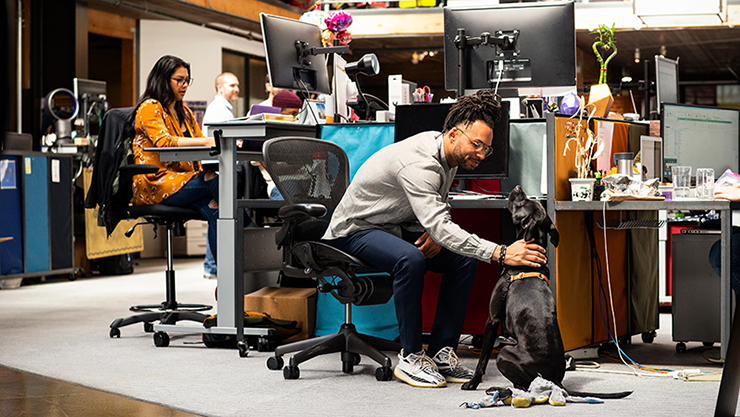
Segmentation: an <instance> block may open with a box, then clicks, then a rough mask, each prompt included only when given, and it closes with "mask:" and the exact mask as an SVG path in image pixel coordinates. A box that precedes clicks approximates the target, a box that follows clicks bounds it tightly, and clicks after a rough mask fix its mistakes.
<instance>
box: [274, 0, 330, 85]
mask: <svg viewBox="0 0 740 417" xmlns="http://www.w3.org/2000/svg"><path fill="white" fill-rule="evenodd" d="M260 23H261V25H262V40H263V42H264V44H265V60H266V61H267V73H268V74H269V76H270V84H271V85H272V86H273V87H277V88H284V89H288V90H299V91H303V92H308V93H318V94H331V89H330V87H329V75H328V72H327V69H326V58H325V56H324V55H323V54H319V55H312V54H311V53H310V52H309V53H306V54H305V55H303V56H301V53H300V52H299V51H300V49H301V48H302V49H303V50H304V51H309V50H310V49H311V48H321V47H322V46H323V44H322V43H321V29H320V28H319V27H318V26H316V25H314V24H312V23H307V22H301V21H298V20H293V19H288V18H285V17H279V16H272V15H268V14H264V13H260Z"/></svg>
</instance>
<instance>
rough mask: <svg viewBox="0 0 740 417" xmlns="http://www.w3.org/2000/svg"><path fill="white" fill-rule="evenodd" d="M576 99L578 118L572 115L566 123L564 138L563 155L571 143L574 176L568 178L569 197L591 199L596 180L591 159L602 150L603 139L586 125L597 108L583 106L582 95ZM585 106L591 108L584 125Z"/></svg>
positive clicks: (596, 156)
mask: <svg viewBox="0 0 740 417" xmlns="http://www.w3.org/2000/svg"><path fill="white" fill-rule="evenodd" d="M578 101H579V104H580V106H579V109H578V111H577V112H576V114H577V115H578V120H575V119H573V117H575V115H573V116H571V120H569V121H568V123H567V125H566V133H565V138H566V139H567V141H566V142H565V150H564V151H563V156H565V155H566V154H567V153H568V151H569V150H570V145H571V144H573V145H574V146H573V150H574V151H575V160H574V165H575V167H576V177H575V178H570V179H569V180H570V190H571V199H572V200H573V201H591V200H592V199H593V193H594V183H595V181H596V178H594V177H593V176H592V171H591V161H593V160H594V159H596V158H598V156H599V155H600V154H601V152H602V151H603V150H604V141H603V140H601V139H599V138H598V137H596V136H595V135H594V133H593V132H592V131H591V129H589V128H588V127H587V126H588V122H589V121H590V119H591V117H592V116H593V115H594V113H595V112H596V111H597V108H596V107H594V106H592V105H591V104H589V105H586V106H584V100H583V97H579V98H578ZM586 108H587V109H591V110H590V113H589V116H588V120H587V121H586V124H585V126H584V123H583V109H586Z"/></svg>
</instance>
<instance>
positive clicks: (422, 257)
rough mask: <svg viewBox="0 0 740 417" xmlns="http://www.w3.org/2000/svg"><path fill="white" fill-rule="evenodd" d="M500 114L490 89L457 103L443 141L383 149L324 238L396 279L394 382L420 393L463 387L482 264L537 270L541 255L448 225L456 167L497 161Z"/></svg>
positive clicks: (430, 136)
mask: <svg viewBox="0 0 740 417" xmlns="http://www.w3.org/2000/svg"><path fill="white" fill-rule="evenodd" d="M500 111H501V106H500V104H499V102H498V101H497V100H496V98H495V94H494V93H493V92H491V91H486V90H482V91H479V92H477V93H476V94H475V95H470V96H463V97H460V98H459V99H458V101H457V103H455V104H454V105H453V106H452V107H451V108H450V112H449V114H448V115H447V118H446V119H445V122H444V126H443V129H442V133H440V132H423V133H419V134H417V135H414V136H412V137H410V138H408V139H406V140H404V141H401V142H398V143H395V144H393V145H390V146H386V147H385V148H383V149H381V150H380V151H378V152H376V153H375V154H374V155H373V156H371V157H370V158H369V159H368V160H367V161H366V162H365V163H364V164H363V165H362V166H361V167H360V169H359V170H358V171H357V173H356V174H355V176H354V179H353V180H352V182H351V183H350V185H349V187H348V188H347V191H346V193H345V194H344V197H343V198H342V201H341V202H340V203H339V205H338V206H337V208H336V211H335V212H334V214H333V216H332V219H331V223H330V224H329V228H328V229H327V232H326V234H325V235H324V237H323V239H324V240H326V241H327V243H328V244H330V245H332V246H334V247H336V248H337V249H340V250H342V251H345V252H347V253H349V254H351V255H354V256H356V257H357V258H359V259H360V260H362V261H363V262H365V263H367V264H369V265H372V266H373V267H375V268H377V269H380V270H382V271H385V272H388V273H390V274H391V275H392V276H393V294H394V300H395V307H396V319H397V320H398V327H399V331H400V338H401V347H402V349H401V352H400V353H399V354H398V358H399V363H398V365H397V366H396V368H395V371H394V374H395V375H396V377H397V378H398V379H400V380H402V381H404V382H406V383H408V384H411V385H413V386H416V387H444V386H446V385H447V382H448V381H449V382H466V381H468V380H469V379H470V378H471V377H472V376H473V372H472V370H470V369H468V368H466V367H465V366H463V365H461V364H460V362H459V360H458V358H457V355H456V354H455V350H456V349H457V343H458V340H459V338H460V333H462V327H463V323H464V321H465V312H466V310H467V305H468V297H469V295H470V291H471V289H472V287H473V280H474V279H475V272H476V269H477V266H478V261H479V260H480V261H484V262H489V263H490V262H491V261H499V262H502V263H505V264H506V265H522V266H533V267H539V266H541V265H543V264H545V263H546V262H547V259H546V258H545V249H544V248H542V247H541V246H539V245H536V244H533V243H531V241H529V242H527V241H524V240H518V241H516V242H514V243H513V244H511V245H509V246H506V245H499V244H496V243H493V242H490V241H487V240H485V239H481V238H480V237H478V236H476V235H474V234H471V233H468V232H467V231H465V230H463V229H462V228H461V227H460V226H458V225H457V224H455V223H454V222H453V221H452V218H451V215H450V205H449V204H448V202H447V198H448V191H449V189H450V185H451V184H452V180H453V179H454V178H455V173H456V172H457V168H458V167H462V168H463V169H465V170H468V171H469V170H472V169H474V168H475V167H476V166H478V165H479V164H480V163H481V161H482V160H483V159H484V158H485V157H487V156H489V155H490V154H491V153H493V149H491V143H492V140H493V124H494V122H495V121H496V120H498V118H499V113H500ZM427 271H433V272H437V273H441V274H442V283H441V286H440V291H439V299H438V300H437V311H436V313H435V317H434V323H433V325H432V332H431V335H430V338H429V346H428V353H429V355H431V357H430V356H427V352H425V351H424V349H423V347H422V324H421V323H422V316H421V301H422V290H423V288H424V275H425V274H426V272H427Z"/></svg>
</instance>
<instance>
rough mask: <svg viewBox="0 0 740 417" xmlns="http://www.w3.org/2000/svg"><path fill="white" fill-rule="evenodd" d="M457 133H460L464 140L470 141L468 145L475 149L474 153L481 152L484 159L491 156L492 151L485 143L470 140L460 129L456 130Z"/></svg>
mask: <svg viewBox="0 0 740 417" xmlns="http://www.w3.org/2000/svg"><path fill="white" fill-rule="evenodd" d="M457 131H458V132H460V133H462V134H463V136H465V137H466V138H468V140H469V141H470V143H471V144H472V145H473V147H474V148H475V151H476V152H480V151H483V155H484V156H485V157H486V158H488V157H489V156H491V154H492V153H493V149H491V147H490V146H488V145H486V144H485V143H483V142H481V141H480V140H478V139H471V138H470V136H468V135H467V134H466V133H465V132H464V131H462V130H460V129H457Z"/></svg>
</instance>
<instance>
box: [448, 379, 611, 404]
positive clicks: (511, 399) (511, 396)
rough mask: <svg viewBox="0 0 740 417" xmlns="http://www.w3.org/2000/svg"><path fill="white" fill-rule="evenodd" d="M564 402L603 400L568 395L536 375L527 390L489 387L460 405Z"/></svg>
mask: <svg viewBox="0 0 740 417" xmlns="http://www.w3.org/2000/svg"><path fill="white" fill-rule="evenodd" d="M566 402H569V403H589V404H601V403H603V402H604V400H601V399H599V398H593V397H577V396H574V395H568V392H566V391H565V390H564V389H562V388H560V387H559V386H557V385H556V384H554V383H552V382H550V381H548V380H546V379H544V378H542V377H537V378H535V379H534V381H532V383H531V384H530V385H529V389H528V390H527V391H523V390H520V389H517V388H489V389H487V390H486V396H485V397H484V398H483V399H482V400H481V401H477V402H474V403H468V402H464V403H462V404H460V407H462V408H473V409H479V408H487V407H496V406H502V405H511V406H512V407H517V408H525V407H529V406H530V405H532V404H545V403H548V404H550V405H553V406H564V405H565V403H566Z"/></svg>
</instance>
